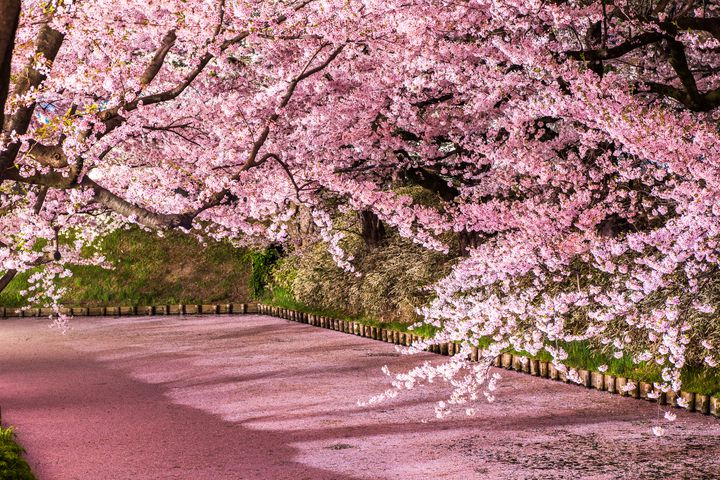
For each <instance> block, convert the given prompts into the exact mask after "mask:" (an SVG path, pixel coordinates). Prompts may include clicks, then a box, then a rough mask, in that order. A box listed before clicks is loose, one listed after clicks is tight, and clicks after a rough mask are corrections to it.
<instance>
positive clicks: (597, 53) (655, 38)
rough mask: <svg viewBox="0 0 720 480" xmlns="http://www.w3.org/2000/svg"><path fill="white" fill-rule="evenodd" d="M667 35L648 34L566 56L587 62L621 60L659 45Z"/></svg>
mask: <svg viewBox="0 0 720 480" xmlns="http://www.w3.org/2000/svg"><path fill="white" fill-rule="evenodd" d="M663 38H666V35H665V34H663V33H659V32H646V33H642V34H640V35H637V36H636V37H633V38H631V39H630V40H628V41H627V42H625V43H621V44H620V45H617V46H615V47H611V48H605V47H603V48H598V49H595V50H570V51H568V52H565V53H566V55H567V56H568V57H570V58H572V59H574V60H583V61H586V62H592V61H598V60H611V59H613V58H620V57H622V56H623V55H625V54H627V53H629V52H631V51H633V50H635V49H637V48H640V47H644V46H646V45H650V44H652V43H657V42H659V41H660V40H662V39H663Z"/></svg>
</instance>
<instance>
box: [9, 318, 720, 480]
mask: <svg viewBox="0 0 720 480" xmlns="http://www.w3.org/2000/svg"><path fill="white" fill-rule="evenodd" d="M73 326H74V329H73V330H72V331H71V332H69V333H68V334H67V335H65V336H62V335H60V334H58V333H57V332H56V331H53V330H50V329H48V328H47V321H45V320H33V319H17V320H8V321H2V322H0V407H2V413H3V422H4V423H6V424H8V423H9V424H13V425H15V426H16V427H17V430H18V432H19V439H20V441H21V443H22V444H23V445H24V446H25V448H26V449H27V451H28V454H27V457H28V460H29V462H30V463H31V465H32V467H33V468H34V471H35V472H36V473H37V475H38V479H39V480H53V479H59V480H72V479H83V480H84V479H110V478H112V479H118V480H121V479H135V480H138V479H193V480H201V479H273V480H281V479H293V480H301V479H308V480H314V479H328V480H329V479H334V480H355V479H357V480H360V479H372V480H380V479H395V478H398V479H400V478H402V479H427V478H446V479H500V478H502V479H533V478H537V479H540V478H542V479H566V478H567V479H573V480H578V479H582V478H599V479H615V478H620V477H622V478H643V479H652V478H658V479H659V478H663V479H664V478H695V479H701V478H708V479H710V478H720V421H718V420H715V419H712V418H708V417H704V416H701V415H689V414H680V415H678V421H677V422H676V423H675V424H673V425H672V426H671V427H670V429H669V435H668V436H667V437H663V438H660V439H657V438H655V437H653V436H652V434H651V433H650V426H651V425H652V424H653V422H655V421H656V415H657V407H655V406H653V405H651V404H648V403H645V402H641V401H634V400H628V399H622V398H619V397H617V396H612V395H608V394H605V393H599V392H594V391H590V390H585V389H582V388H579V387H573V386H568V385H564V384H560V383H556V382H549V381H546V380H540V379H536V378H532V377H529V376H525V375H517V374H513V373H510V372H505V371H503V372H502V375H503V377H504V379H503V381H502V382H501V384H500V388H499V393H498V395H497V400H496V401H495V403H493V404H482V405H479V406H478V414H477V416H476V417H474V418H468V417H465V416H464V415H463V414H461V413H458V415H456V416H450V417H448V418H445V419H442V420H436V419H435V418H434V417H433V405H434V403H433V402H434V401H437V400H439V399H441V398H442V392H439V391H437V390H428V389H427V388H420V389H417V390H415V391H412V392H409V393H406V394H404V395H401V396H400V397H398V398H397V399H395V400H394V401H391V402H388V403H385V404H381V405H380V406H377V407H375V408H368V407H359V406H358V405H357V403H356V401H357V400H358V399H366V398H367V397H369V396H371V395H373V394H375V393H377V392H379V391H381V390H383V389H384V388H386V386H387V378H386V377H384V376H383V375H382V373H381V372H380V368H381V367H382V366H383V365H385V364H387V365H388V366H389V367H390V369H391V370H399V369H407V368H409V367H411V366H412V365H413V364H414V363H415V362H418V361H421V360H425V359H432V360H433V361H440V360H442V359H440V358H437V357H434V356H431V355H429V354H423V355H422V356H416V357H406V356H398V355H397V353H396V352H395V350H394V347H393V346H391V345H388V344H385V343H381V342H375V341H372V340H367V339H363V338H359V337H355V336H350V335H344V334H340V333H337V332H332V331H328V330H323V329H318V328H314V327H310V326H307V325H301V324H296V323H290V322H286V321H283V320H280V319H276V318H270V317H264V316H256V315H247V316H212V317H209V316H202V317H200V316H198V317H185V318H169V317H149V318H148V317H145V318H143V317H136V318H117V319H108V318H101V319H91V318H83V319H76V320H74V322H73Z"/></svg>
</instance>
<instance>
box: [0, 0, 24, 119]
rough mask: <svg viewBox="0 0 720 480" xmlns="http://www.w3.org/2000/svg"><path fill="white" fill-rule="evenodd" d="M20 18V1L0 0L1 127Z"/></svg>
mask: <svg viewBox="0 0 720 480" xmlns="http://www.w3.org/2000/svg"><path fill="white" fill-rule="evenodd" d="M19 17H20V0H0V127H2V125H3V124H4V122H5V103H6V102H7V98H8V95H9V92H10V63H11V61H12V53H13V48H14V46H15V31H16V30H17V25H18V18H19Z"/></svg>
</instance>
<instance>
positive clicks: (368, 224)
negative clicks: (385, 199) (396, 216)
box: [358, 210, 386, 248]
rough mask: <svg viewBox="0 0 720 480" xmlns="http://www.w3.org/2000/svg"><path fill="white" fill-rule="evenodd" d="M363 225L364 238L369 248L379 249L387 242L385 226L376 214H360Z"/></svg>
mask: <svg viewBox="0 0 720 480" xmlns="http://www.w3.org/2000/svg"><path fill="white" fill-rule="evenodd" d="M358 216H359V217H360V222H361V223H362V237H363V240H365V245H366V246H367V247H368V248H375V247H378V246H379V245H380V244H381V243H382V242H383V240H385V236H386V234H385V225H383V222H382V220H380V219H379V218H378V216H377V215H375V213H373V212H372V211H370V210H363V211H362V212H360V213H358Z"/></svg>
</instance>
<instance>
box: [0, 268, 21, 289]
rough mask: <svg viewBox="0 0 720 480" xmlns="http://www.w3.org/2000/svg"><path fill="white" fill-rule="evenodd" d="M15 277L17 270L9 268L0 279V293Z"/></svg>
mask: <svg viewBox="0 0 720 480" xmlns="http://www.w3.org/2000/svg"><path fill="white" fill-rule="evenodd" d="M15 275H17V270H15V269H14V268H11V269H10V270H8V271H7V272H5V275H3V276H2V278H0V293H2V291H3V290H5V287H7V286H8V284H9V283H10V282H11V281H12V279H13V278H15Z"/></svg>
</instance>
